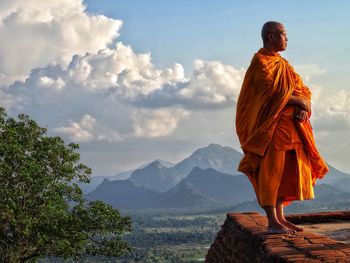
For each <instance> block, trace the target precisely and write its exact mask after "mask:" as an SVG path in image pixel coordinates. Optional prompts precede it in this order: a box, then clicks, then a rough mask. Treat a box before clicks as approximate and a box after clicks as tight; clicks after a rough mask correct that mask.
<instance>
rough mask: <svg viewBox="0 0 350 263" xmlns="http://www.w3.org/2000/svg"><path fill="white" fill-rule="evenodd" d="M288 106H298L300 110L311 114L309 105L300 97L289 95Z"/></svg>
mask: <svg viewBox="0 0 350 263" xmlns="http://www.w3.org/2000/svg"><path fill="white" fill-rule="evenodd" d="M288 104H289V105H295V106H299V107H300V108H301V109H303V110H305V111H307V112H311V103H310V102H309V101H307V100H305V99H303V98H301V97H298V96H295V95H291V96H290V98H289V101H288Z"/></svg>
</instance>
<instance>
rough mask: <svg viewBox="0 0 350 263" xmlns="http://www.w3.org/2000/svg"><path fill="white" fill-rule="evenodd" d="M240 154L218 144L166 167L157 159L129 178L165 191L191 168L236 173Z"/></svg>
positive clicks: (136, 182)
mask: <svg viewBox="0 0 350 263" xmlns="http://www.w3.org/2000/svg"><path fill="white" fill-rule="evenodd" d="M241 158H242V154H241V153H240V152H238V151H236V150H234V149H233V148H230V147H224V146H221V145H219V144H210V145H209V146H207V147H203V148H200V149H198V150H196V151H194V152H193V153H192V154H191V155H190V156H189V157H187V158H185V159H184V160H183V161H181V162H179V163H177V164H176V165H174V166H173V167H166V166H164V165H162V164H161V163H160V162H158V161H154V162H152V163H151V164H149V165H148V166H146V167H144V168H142V169H138V170H136V171H134V172H133V173H132V175H131V176H130V178H129V179H130V180H131V181H132V182H134V184H136V185H140V186H141V185H142V186H145V187H147V188H149V189H153V190H157V191H166V190H169V189H170V188H172V187H174V186H175V185H176V184H177V183H178V182H179V181H180V180H181V179H183V178H185V177H186V176H187V175H188V173H189V172H191V171H192V169H193V168H195V167H199V168H202V169H207V168H213V169H216V170H218V171H220V172H223V173H227V174H238V172H237V167H238V163H239V161H240V160H241Z"/></svg>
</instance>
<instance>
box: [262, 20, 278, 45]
mask: <svg viewBox="0 0 350 263" xmlns="http://www.w3.org/2000/svg"><path fill="white" fill-rule="evenodd" d="M280 27H283V24H282V23H280V22H276V21H268V22H266V23H265V24H264V25H263V27H262V29H261V37H262V39H263V42H264V43H265V42H266V41H268V34H269V33H274V32H276V30H277V29H278V28H280Z"/></svg>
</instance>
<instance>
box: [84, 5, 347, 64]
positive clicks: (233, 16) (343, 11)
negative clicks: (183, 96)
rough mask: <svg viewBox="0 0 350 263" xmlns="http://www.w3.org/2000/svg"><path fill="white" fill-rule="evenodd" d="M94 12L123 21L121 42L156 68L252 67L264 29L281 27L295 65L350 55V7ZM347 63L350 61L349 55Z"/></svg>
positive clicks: (97, 8) (104, 8) (110, 8)
mask: <svg viewBox="0 0 350 263" xmlns="http://www.w3.org/2000/svg"><path fill="white" fill-rule="evenodd" d="M86 4H87V8H88V10H89V11H90V12H95V13H102V14H105V15H107V16H109V17H114V18H117V19H121V20H123V21H124V25H123V28H122V30H121V36H120V38H119V40H121V41H123V42H124V43H126V44H131V45H132V46H133V48H134V49H135V50H136V51H138V52H148V51H149V52H151V53H152V58H153V61H154V63H155V64H157V65H159V66H162V67H164V66H168V65H170V64H172V63H174V62H179V63H181V64H183V65H184V66H185V68H186V70H188V71H190V69H191V64H192V60H194V59H196V58H201V59H204V60H220V61H222V62H224V63H228V64H233V65H236V66H244V67H247V66H248V65H249V62H250V58H251V54H252V53H253V52H255V51H256V50H257V49H258V48H259V47H260V46H261V40H260V35H259V33H260V29H261V25H262V24H263V23H264V22H266V21H268V20H276V21H281V22H283V23H284V24H285V26H286V28H287V31H288V35H289V40H290V41H289V48H288V51H287V52H286V53H287V54H288V55H289V57H290V59H291V60H293V61H295V62H296V63H300V64H304V63H306V64H307V63H310V62H312V63H315V62H316V63H320V64H325V63H326V61H328V60H329V57H333V56H337V55H338V54H339V56H342V55H341V54H343V52H345V51H347V52H348V53H349V48H350V44H349V43H350V35H349V34H348V33H347V32H348V27H349V25H350V18H349V17H350V3H349V1H312V0H309V1H301V0H299V1H298V0H297V1H276V0H275V1H232V0H221V1H213V0H204V1H200V0H190V1H160V0H152V1H138V0H124V1H121V0H117V1H116V0H101V1H95V0H90V1H86ZM347 55H348V58H349V54H347Z"/></svg>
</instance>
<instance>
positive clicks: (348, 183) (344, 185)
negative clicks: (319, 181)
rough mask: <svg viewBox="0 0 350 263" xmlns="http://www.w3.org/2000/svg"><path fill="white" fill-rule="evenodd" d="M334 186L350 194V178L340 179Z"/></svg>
mask: <svg viewBox="0 0 350 263" xmlns="http://www.w3.org/2000/svg"><path fill="white" fill-rule="evenodd" d="M333 186H335V187H336V188H337V189H339V190H341V191H343V192H347V193H350V176H349V177H347V178H346V177H345V178H340V179H337V180H336V181H335V182H334V183H333Z"/></svg>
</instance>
